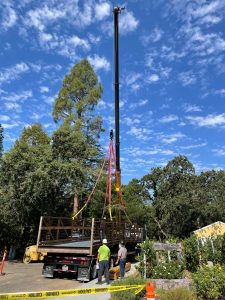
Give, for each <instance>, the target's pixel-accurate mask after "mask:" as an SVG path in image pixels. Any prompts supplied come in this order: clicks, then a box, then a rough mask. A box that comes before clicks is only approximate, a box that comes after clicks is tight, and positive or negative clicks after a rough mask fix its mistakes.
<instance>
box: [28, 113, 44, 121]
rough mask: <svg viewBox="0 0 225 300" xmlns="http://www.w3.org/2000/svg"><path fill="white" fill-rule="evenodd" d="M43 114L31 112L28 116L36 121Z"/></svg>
mask: <svg viewBox="0 0 225 300" xmlns="http://www.w3.org/2000/svg"><path fill="white" fill-rule="evenodd" d="M45 116H46V114H40V113H36V112H33V113H32V115H31V116H30V117H29V118H30V119H32V120H36V121H38V120H40V119H42V118H43V117H45Z"/></svg>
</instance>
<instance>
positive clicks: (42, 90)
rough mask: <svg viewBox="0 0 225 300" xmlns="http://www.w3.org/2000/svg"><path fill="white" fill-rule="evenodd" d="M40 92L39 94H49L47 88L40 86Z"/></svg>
mask: <svg viewBox="0 0 225 300" xmlns="http://www.w3.org/2000/svg"><path fill="white" fill-rule="evenodd" d="M40 92H41V93H48V92H49V88H48V87H47V86H40Z"/></svg>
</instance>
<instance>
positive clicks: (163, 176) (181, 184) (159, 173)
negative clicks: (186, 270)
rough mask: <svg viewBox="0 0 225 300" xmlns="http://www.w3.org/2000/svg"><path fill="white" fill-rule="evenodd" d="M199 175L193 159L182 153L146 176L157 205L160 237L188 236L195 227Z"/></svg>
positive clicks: (155, 215)
mask: <svg viewBox="0 0 225 300" xmlns="http://www.w3.org/2000/svg"><path fill="white" fill-rule="evenodd" d="M195 177H196V176H195V170H194V167H193V165H192V164H191V162H190V161H189V160H188V159H187V158H186V157H185V156H182V155H179V156H177V157H175V158H174V159H173V160H171V161H169V162H168V164H167V165H166V166H165V167H164V168H154V169H152V172H151V173H150V174H147V175H146V176H144V177H143V178H142V182H143V185H144V187H145V188H146V190H147V192H148V195H149V199H150V203H152V207H153V208H154V212H155V213H154V216H153V218H154V220H155V223H156V225H157V226H158V237H159V238H162V239H167V238H168V237H169V236H170V235H172V236H178V237H185V236H187V235H188V234H189V233H190V231H192V230H193V229H195V224H194V221H195V220H196V217H195V216H194V215H193V213H192V208H193V203H192V202H193V198H194V196H195V191H194V189H193V187H194V186H195Z"/></svg>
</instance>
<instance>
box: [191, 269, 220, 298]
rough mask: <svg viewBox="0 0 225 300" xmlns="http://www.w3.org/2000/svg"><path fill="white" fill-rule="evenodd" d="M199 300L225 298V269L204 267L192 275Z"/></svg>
mask: <svg viewBox="0 0 225 300" xmlns="http://www.w3.org/2000/svg"><path fill="white" fill-rule="evenodd" d="M192 278H193V284H194V287H195V290H196V294H197V296H198V299H201V300H217V299H221V297H224V296H225V268H224V267H221V266H220V265H215V266H214V267H208V266H204V267H203V268H202V269H199V270H198V271H197V272H196V273H195V274H193V275H192Z"/></svg>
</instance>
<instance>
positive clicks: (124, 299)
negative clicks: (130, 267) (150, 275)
mask: <svg viewBox="0 0 225 300" xmlns="http://www.w3.org/2000/svg"><path fill="white" fill-rule="evenodd" d="M145 283H146V280H145V279H143V278H141V277H134V276H129V277H125V278H124V279H123V280H116V281H113V283H112V286H117V285H142V284H143V286H145ZM134 291H135V290H128V291H120V292H114V293H111V299H112V300H136V299H143V296H144V295H145V287H143V290H142V291H141V292H140V293H138V294H137V295H135V293H134Z"/></svg>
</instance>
